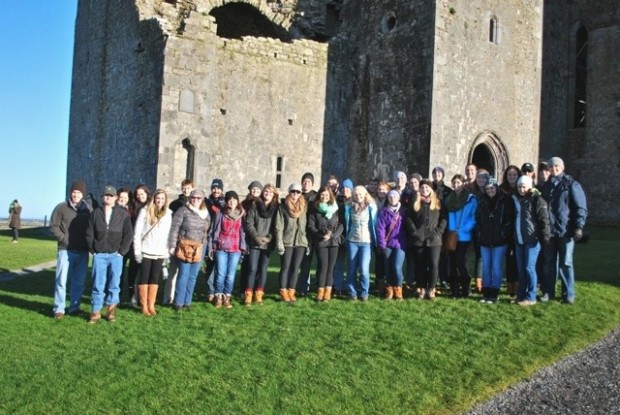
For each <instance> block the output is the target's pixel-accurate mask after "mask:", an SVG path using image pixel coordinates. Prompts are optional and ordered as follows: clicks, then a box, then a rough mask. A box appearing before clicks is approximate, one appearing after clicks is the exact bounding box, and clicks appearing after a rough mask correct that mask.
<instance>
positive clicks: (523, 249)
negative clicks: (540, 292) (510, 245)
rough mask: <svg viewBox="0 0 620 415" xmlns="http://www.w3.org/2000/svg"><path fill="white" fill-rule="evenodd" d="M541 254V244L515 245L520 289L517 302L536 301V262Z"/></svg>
mask: <svg viewBox="0 0 620 415" xmlns="http://www.w3.org/2000/svg"><path fill="white" fill-rule="evenodd" d="M539 252H540V244H539V243H538V242H536V243H535V244H527V245H521V244H515V258H516V260H517V272H518V273H519V288H518V289H517V300H519V301H521V300H528V301H536V285H537V284H538V275H537V274H536V260H537V259H538V253H539Z"/></svg>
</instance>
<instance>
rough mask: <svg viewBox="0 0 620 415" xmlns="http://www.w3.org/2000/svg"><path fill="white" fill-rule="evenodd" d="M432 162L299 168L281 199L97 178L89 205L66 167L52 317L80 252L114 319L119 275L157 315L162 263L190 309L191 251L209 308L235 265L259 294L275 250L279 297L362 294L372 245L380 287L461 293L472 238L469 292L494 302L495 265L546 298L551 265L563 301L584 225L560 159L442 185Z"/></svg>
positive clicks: (471, 168)
mask: <svg viewBox="0 0 620 415" xmlns="http://www.w3.org/2000/svg"><path fill="white" fill-rule="evenodd" d="M444 174H445V172H444V169H443V168H442V167H439V166H438V167H435V168H434V169H433V171H432V178H423V177H422V176H421V175H419V174H416V173H414V174H411V175H410V176H409V178H407V175H406V174H405V173H404V172H397V173H396V174H395V175H394V182H393V183H387V182H384V181H380V180H376V179H375V180H371V181H370V183H368V184H367V185H366V186H360V185H358V186H355V185H354V184H353V181H352V180H350V179H345V180H343V181H342V182H340V181H339V180H338V179H337V178H336V177H335V176H329V177H328V179H327V180H326V182H325V184H324V185H323V186H321V187H319V188H318V190H314V176H313V175H312V174H311V173H305V174H304V175H303V176H302V178H301V181H300V183H293V184H291V185H290V186H289V187H288V189H287V190H288V191H287V193H286V196H285V197H283V198H281V196H280V193H279V190H278V189H277V188H276V187H275V186H273V185H271V184H266V185H264V186H263V185H262V183H260V182H258V181H252V182H251V183H250V185H249V186H248V193H247V195H246V196H245V197H244V198H243V200H241V199H240V197H239V195H238V194H237V192H235V191H227V192H224V184H223V181H222V180H221V179H214V180H213V182H212V183H211V193H210V194H209V195H206V194H205V193H204V192H203V191H202V190H199V189H196V188H194V183H193V181H192V180H190V179H187V180H184V181H183V182H182V183H181V194H180V195H179V197H178V198H177V199H176V200H174V201H172V202H171V203H169V201H168V197H167V194H166V192H165V191H164V190H162V189H158V190H156V191H155V192H154V193H151V192H150V190H149V189H148V187H146V186H145V185H139V186H137V187H136V189H135V190H134V191H133V192H131V191H130V190H129V189H126V188H121V189H118V190H117V189H115V188H114V187H112V186H107V187H106V188H105V189H104V191H103V200H102V203H101V205H100V206H97V207H94V208H93V206H92V205H93V203H88V202H86V201H85V200H84V195H86V185H85V183H84V182H83V181H80V180H78V181H76V182H74V183H73V184H72V186H71V190H70V194H69V199H68V200H67V201H65V202H62V203H60V204H59V205H58V206H57V207H56V208H55V210H54V212H53V214H52V218H51V225H50V226H51V230H52V232H53V234H54V235H55V236H56V238H57V239H58V260H57V269H56V282H55V285H56V288H55V306H54V315H55V318H56V319H62V318H63V317H64V314H65V311H66V286H67V280H68V278H69V279H70V280H71V293H70V305H69V310H68V312H69V313H70V314H78V313H80V300H81V296H82V293H83V290H84V281H85V277H86V270H87V263H88V258H89V253H92V254H93V265H92V279H93V288H92V300H91V301H92V310H91V313H90V319H89V322H90V323H96V322H98V321H99V320H101V319H102V314H101V311H102V309H103V308H104V306H105V307H107V313H106V316H105V317H106V319H107V320H109V321H114V320H115V319H116V313H115V312H116V308H117V306H118V304H119V298H120V288H121V286H122V285H123V283H122V281H123V279H126V282H127V288H128V291H129V292H128V294H129V297H131V298H132V301H133V302H135V304H136V306H137V303H138V302H139V304H140V306H139V307H140V309H141V311H142V314H144V315H145V316H152V315H155V314H157V311H156V309H155V302H156V299H157V294H158V290H159V282H160V281H159V280H160V278H161V276H162V274H166V275H167V278H166V285H165V290H164V295H163V303H164V304H170V305H172V306H173V307H174V309H175V310H176V311H181V310H184V309H189V308H190V307H191V305H192V298H193V295H194V289H195V286H196V281H197V278H198V274H199V272H200V270H201V268H202V267H203V264H204V272H205V275H206V278H207V283H208V289H209V293H208V297H209V301H210V302H212V303H213V304H214V306H215V307H216V308H232V307H233V303H234V300H233V290H234V287H235V280H236V277H237V274H239V277H240V282H239V287H240V291H241V296H242V297H241V298H242V300H241V301H242V302H243V303H244V304H245V305H246V306H250V305H252V304H259V305H260V304H262V303H263V297H264V292H265V287H266V282H267V269H268V265H269V262H270V259H271V257H272V255H274V253H275V254H277V255H279V256H280V271H279V298H280V300H281V301H283V302H286V303H294V302H295V301H296V300H297V297H298V296H300V295H304V296H305V295H307V294H308V292H309V291H310V289H311V287H313V288H314V287H316V297H315V298H316V301H319V302H327V301H330V300H331V299H332V297H333V295H334V294H335V293H336V292H339V293H342V295H344V296H346V297H347V298H348V299H350V300H352V301H358V300H359V301H367V300H368V299H369V295H370V267H371V259H372V257H373V254H374V258H375V262H374V263H375V267H374V274H375V277H376V278H375V285H376V287H377V289H378V292H379V295H380V296H384V298H386V299H395V300H402V299H403V297H404V293H403V288H404V287H405V288H409V289H410V290H412V292H413V294H414V296H416V297H417V298H420V299H424V298H426V299H429V300H434V299H435V298H436V296H437V295H438V288H440V289H444V290H445V289H447V290H449V291H448V292H449V293H450V294H451V296H452V297H455V298H458V297H468V296H469V295H470V292H471V287H470V286H471V274H470V272H469V269H468V263H467V253H468V251H469V250H470V247H472V246H473V251H474V252H475V255H476V267H475V268H476V271H475V274H476V275H475V281H476V284H475V287H476V289H477V290H478V291H480V292H481V294H482V295H481V299H480V301H481V302H482V303H489V304H492V303H495V302H496V301H497V299H498V295H499V292H500V287H501V286H502V284H503V281H504V275H506V287H507V292H508V294H509V295H511V296H512V297H513V298H512V300H513V301H514V302H516V303H518V304H519V305H522V306H529V305H532V304H535V303H536V301H537V299H538V298H540V300H542V301H548V300H550V299H553V298H554V297H555V288H556V275H557V274H558V268H559V275H560V279H561V282H562V294H561V299H562V300H563V301H564V302H565V303H569V304H572V303H573V302H574V300H575V289H574V270H573V265H572V263H573V261H572V253H573V248H574V242H575V241H577V240H579V239H580V238H581V237H582V236H583V228H584V226H585V221H586V217H587V207H586V198H585V194H584V192H583V190H582V188H581V186H580V185H579V183H578V182H577V181H575V180H574V179H573V178H572V177H570V176H569V175H567V174H566V173H565V172H564V163H563V161H562V159H560V158H558V157H553V158H551V159H550V160H549V161H548V162H543V163H540V165H539V166H538V171H537V172H536V171H535V169H534V166H533V165H532V164H531V163H525V164H523V166H522V167H521V168H518V167H517V166H512V165H511V166H509V167H508V168H507V169H506V171H504V172H503V180H502V183H501V184H500V183H497V181H496V180H495V179H494V178H493V177H491V175H490V174H489V172H488V171H486V170H484V169H477V168H476V166H475V165H473V164H469V165H467V166H466V168H465V175H461V174H456V175H454V176H453V177H452V179H451V180H450V186H449V185H447V184H446V183H445V182H444ZM541 251H542V255H539V253H540V252H541ZM314 256H316V258H317V267H316V273H315V279H314V282H313V281H312V279H311V264H312V261H313V257H314ZM126 263H128V266H127V267H125V264H126ZM345 264H346V266H345ZM239 265H241V267H240V268H241V269H240V272H238V266H239ZM345 269H346V271H347V272H346V273H345V272H344V271H345ZM123 274H126V278H125V277H123V278H122V277H121V275H123ZM345 275H346V276H345ZM539 284H540V289H541V292H542V294H541V296H540V297H537V289H538V286H539Z"/></svg>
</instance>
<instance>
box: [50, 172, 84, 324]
mask: <svg viewBox="0 0 620 415" xmlns="http://www.w3.org/2000/svg"><path fill="white" fill-rule="evenodd" d="M84 195H86V184H84V182H83V181H82V180H77V181H75V182H73V184H72V185H71V190H70V191H69V199H68V200H67V201H65V202H62V203H59V204H58V206H56V207H55V208H54V211H53V212H52V218H51V220H50V231H51V232H52V234H53V235H54V236H55V237H56V240H57V241H58V254H57V256H56V279H55V282H54V318H56V320H61V319H62V318H63V317H64V315H65V305H66V298H67V279H70V280H71V297H70V305H69V314H71V315H77V314H79V312H80V301H81V299H82V293H83V292H84V280H85V279H86V268H87V267H88V245H87V244H86V227H87V226H88V220H89V218H90V213H91V211H92V208H91V206H90V205H89V204H88V203H87V202H86V201H85V200H84Z"/></svg>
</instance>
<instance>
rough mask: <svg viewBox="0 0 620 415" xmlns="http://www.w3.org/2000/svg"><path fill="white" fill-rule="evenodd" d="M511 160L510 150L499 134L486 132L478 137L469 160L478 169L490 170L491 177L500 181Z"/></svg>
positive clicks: (470, 151)
mask: <svg viewBox="0 0 620 415" xmlns="http://www.w3.org/2000/svg"><path fill="white" fill-rule="evenodd" d="M509 158H510V157H509V156H508V150H506V147H505V146H504V143H502V141H501V140H500V139H499V137H498V136H497V134H496V133H494V132H492V131H485V132H483V133H481V134H479V135H478V136H477V137H476V140H475V141H474V143H473V145H472V146H471V149H470V150H469V156H468V158H467V160H468V162H469V163H474V164H475V165H476V166H477V167H478V168H483V169H486V170H488V171H489V173H490V175H491V177H495V178H496V179H498V180H499V179H500V178H501V176H502V174H503V172H504V170H505V169H506V167H508V165H509Z"/></svg>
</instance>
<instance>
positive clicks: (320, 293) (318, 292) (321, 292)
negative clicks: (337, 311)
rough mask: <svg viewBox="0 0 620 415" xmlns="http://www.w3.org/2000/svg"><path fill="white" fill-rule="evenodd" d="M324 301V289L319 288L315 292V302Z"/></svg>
mask: <svg viewBox="0 0 620 415" xmlns="http://www.w3.org/2000/svg"><path fill="white" fill-rule="evenodd" d="M324 299H325V288H321V287H319V288H318V289H317V290H316V300H317V301H323V300H324Z"/></svg>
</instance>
